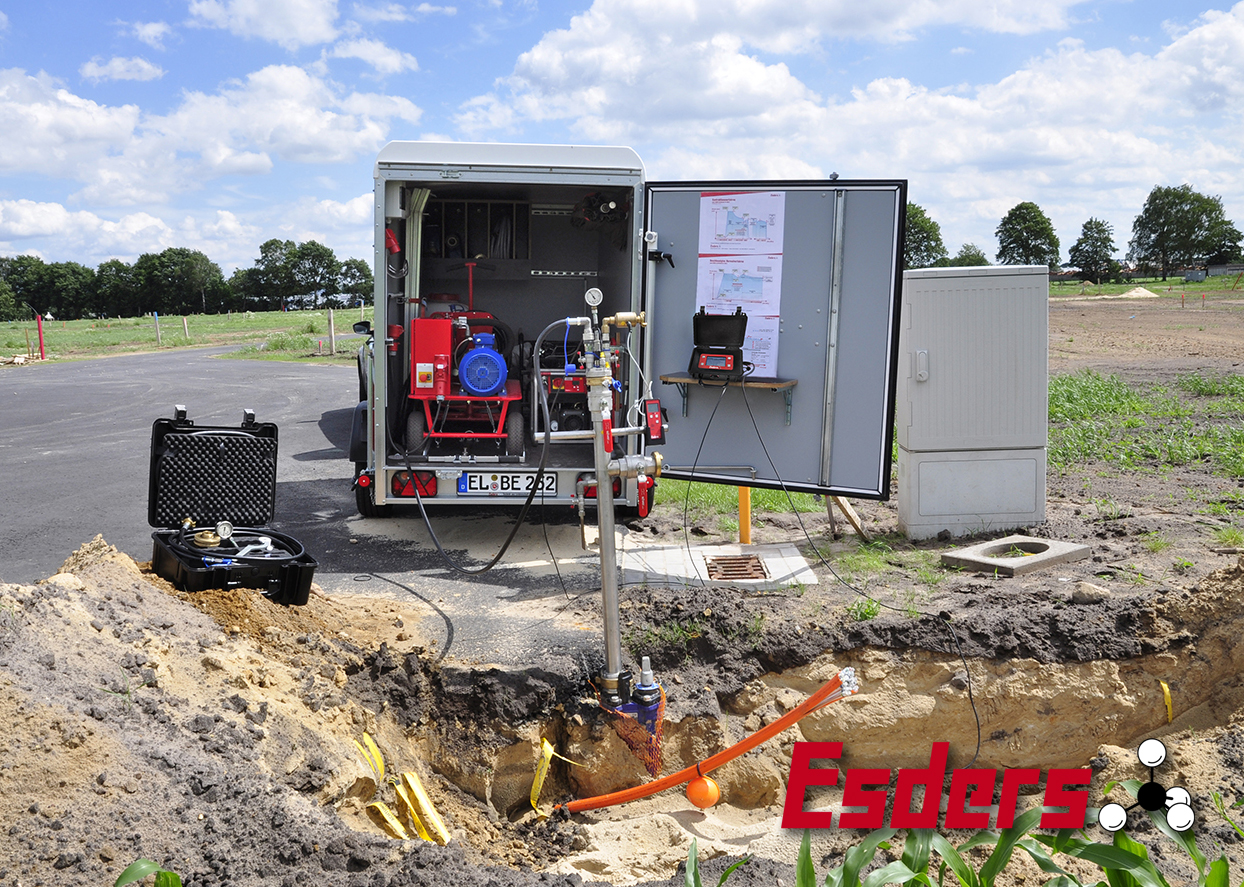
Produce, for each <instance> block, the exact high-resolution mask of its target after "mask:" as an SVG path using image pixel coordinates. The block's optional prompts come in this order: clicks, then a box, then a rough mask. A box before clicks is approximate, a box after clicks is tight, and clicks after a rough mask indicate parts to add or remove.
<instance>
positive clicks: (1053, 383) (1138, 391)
mask: <svg viewBox="0 0 1244 887" xmlns="http://www.w3.org/2000/svg"><path fill="white" fill-rule="evenodd" d="M1239 378H1240V377H1236V376H1226V377H1221V378H1218V379H1206V378H1205V377H1203V376H1199V375H1189V376H1184V377H1181V378H1179V379H1177V380H1176V384H1175V389H1174V390H1173V391H1171V390H1167V389H1165V388H1163V387H1161V386H1137V385H1130V384H1128V383H1127V382H1124V381H1123V380H1121V379H1119V378H1118V377H1116V376H1103V375H1101V374H1099V373H1095V372H1093V371H1092V370H1085V371H1082V372H1079V373H1075V374H1073V375H1065V376H1055V377H1052V378H1051V379H1050V388H1049V407H1050V409H1049V415H1050V438H1049V450H1048V458H1049V463H1050V466H1051V467H1052V468H1054V469H1056V470H1066V469H1069V468H1071V467H1073V466H1077V465H1079V464H1082V463H1085V462H1091V461H1101V462H1106V463H1110V464H1112V465H1114V466H1116V467H1118V468H1123V469H1127V470H1132V471H1135V470H1139V469H1148V470H1158V469H1161V468H1163V467H1165V466H1183V465H1206V466H1208V467H1209V468H1210V469H1211V470H1212V471H1213V472H1214V473H1216V474H1221V475H1226V476H1229V477H1244V421H1241V420H1242V419H1244V410H1241V409H1234V407H1235V406H1237V405H1238V406H1240V407H1244V398H1240V399H1236V398H1234V396H1229V397H1226V398H1224V399H1221V400H1217V401H1214V400H1209V399H1207V398H1210V397H1212V396H1213V394H1212V392H1217V391H1223V392H1226V393H1227V394H1232V392H1234V390H1235V388H1236V386H1237V385H1240V384H1242V383H1241V382H1239V381H1236V380H1238V379H1239ZM1200 392H1206V393H1200ZM1210 406H1213V407H1214V408H1213V409H1208V408H1207V407H1210Z"/></svg>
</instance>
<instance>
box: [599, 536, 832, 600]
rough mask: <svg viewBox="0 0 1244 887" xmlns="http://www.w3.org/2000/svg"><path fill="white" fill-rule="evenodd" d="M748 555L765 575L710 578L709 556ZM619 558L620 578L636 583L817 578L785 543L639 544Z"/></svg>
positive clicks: (775, 585) (771, 585)
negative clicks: (759, 577)
mask: <svg viewBox="0 0 1244 887" xmlns="http://www.w3.org/2000/svg"><path fill="white" fill-rule="evenodd" d="M749 555H751V556H754V557H756V558H758V559H759V560H760V562H761V564H762V566H763V567H764V572H765V574H766V578H764V579H741V578H732V579H728V580H713V579H710V578H709V569H708V567H709V561H710V560H713V559H715V558H722V557H726V558H737V557H746V556H749ZM621 560H622V581H623V582H625V583H627V584H635V585H639V584H647V585H732V586H737V587H739V588H755V589H757V590H775V589H779V588H788V587H789V586H792V585H815V584H816V583H817V581H818V580H817V578H816V574H815V573H814V572H812V569H811V568H810V567H809V566H808V562H807V561H805V560H804V559H803V555H801V554H800V553H799V549H797V548H796V547H795V546H794V545H786V544H776V545H693V546H691V547H689V548H688V547H687V546H685V545H679V546H667V547H656V546H653V547H651V548H649V547H639V548H632V549H629V550H626V551H623V552H622V553H621Z"/></svg>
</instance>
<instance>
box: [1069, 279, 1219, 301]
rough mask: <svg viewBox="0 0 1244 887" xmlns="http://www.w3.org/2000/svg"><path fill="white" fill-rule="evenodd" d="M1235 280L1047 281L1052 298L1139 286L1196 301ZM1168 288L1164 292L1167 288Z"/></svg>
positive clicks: (1118, 291) (1106, 293) (1119, 291)
mask: <svg viewBox="0 0 1244 887" xmlns="http://www.w3.org/2000/svg"><path fill="white" fill-rule="evenodd" d="M1234 281H1235V276H1234V275H1228V276H1224V277H1211V278H1210V279H1208V280H1205V281H1202V282H1201V283H1184V279H1183V275H1182V274H1172V275H1171V276H1170V277H1168V278H1167V279H1166V280H1163V279H1162V278H1161V277H1136V278H1133V279H1132V280H1126V281H1124V282H1122V283H1103V284H1101V285H1097V284H1093V283H1088V282H1085V281H1080V280H1052V281H1050V297H1051V298H1054V299H1058V298H1068V297H1072V296H1118V295H1121V294H1123V293H1126V292H1127V291H1128V290H1132V289H1135V288H1136V287H1138V286H1143V287H1144V288H1145V289H1147V290H1149V291H1150V292H1151V293H1153V294H1154V295H1156V296H1161V297H1163V298H1174V299H1178V298H1179V296H1180V294H1183V295H1184V297H1185V298H1187V299H1191V298H1193V297H1194V296H1195V297H1196V299H1197V300H1198V301H1199V300H1200V298H1201V293H1205V294H1206V296H1209V297H1212V296H1216V295H1217V296H1225V295H1227V294H1229V293H1231V289H1230V287H1231V284H1232V283H1233V282H1234ZM1168 288H1169V289H1170V292H1169V293H1168V292H1167V289H1168ZM1239 294H1240V290H1236V291H1235V293H1234V295H1237V296H1238V295H1239Z"/></svg>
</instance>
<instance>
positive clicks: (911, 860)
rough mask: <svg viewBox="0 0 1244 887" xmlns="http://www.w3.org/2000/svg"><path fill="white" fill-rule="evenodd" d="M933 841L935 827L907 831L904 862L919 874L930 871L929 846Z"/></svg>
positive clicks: (904, 844)
mask: <svg viewBox="0 0 1244 887" xmlns="http://www.w3.org/2000/svg"><path fill="white" fill-rule="evenodd" d="M932 843H933V829H931V828H914V829H911V830H910V831H909V832H908V833H907V840H906V841H905V842H904V843H903V864H904V865H906V866H907V867H908V868H909V869H911V870H912V871H913V872H916V873H917V874H927V873H928V871H929V848H930V847H931V846H932Z"/></svg>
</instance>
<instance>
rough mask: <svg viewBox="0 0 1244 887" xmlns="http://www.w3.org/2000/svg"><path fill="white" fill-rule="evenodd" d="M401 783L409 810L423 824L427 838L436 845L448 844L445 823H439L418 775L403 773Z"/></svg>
mask: <svg viewBox="0 0 1244 887" xmlns="http://www.w3.org/2000/svg"><path fill="white" fill-rule="evenodd" d="M402 782H404V783H405V784H406V791H407V797H408V799H409V800H410V803H411V808H412V809H413V810H414V812H415V814H416V815H417V816H418V817H419V821H420V822H422V823H423V827H424V828H425V829H426V830H427V833H428V836H429V837H430V838H431V839H432V840H433V841H435V842H436V843H438V844H441V845H444V844H448V843H449V829H447V828H445V823H444V822H442V821H441V816H440V814H439V813H437V812H436V808H435V807H433V806H432V799H431V798H429V797H428V793H427V792H425V791H424V790H423V783H422V782H420V781H419V775H418V774H417V773H403V774H402Z"/></svg>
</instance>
